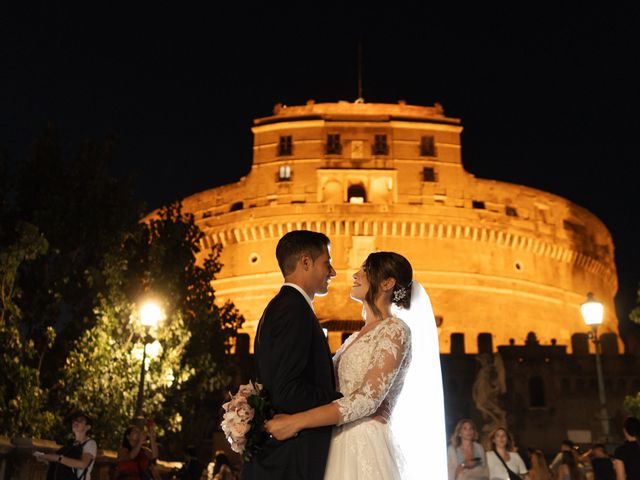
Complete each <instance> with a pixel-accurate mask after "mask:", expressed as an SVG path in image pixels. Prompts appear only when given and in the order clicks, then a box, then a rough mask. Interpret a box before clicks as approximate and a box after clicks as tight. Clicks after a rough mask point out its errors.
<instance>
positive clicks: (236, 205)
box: [229, 202, 244, 212]
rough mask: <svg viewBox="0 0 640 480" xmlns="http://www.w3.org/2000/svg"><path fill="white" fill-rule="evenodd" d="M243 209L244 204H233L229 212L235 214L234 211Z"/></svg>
mask: <svg viewBox="0 0 640 480" xmlns="http://www.w3.org/2000/svg"><path fill="white" fill-rule="evenodd" d="M243 208H244V202H235V203H233V204H232V205H231V209H230V210H229V211H230V212H235V211H236V210H242V209H243Z"/></svg>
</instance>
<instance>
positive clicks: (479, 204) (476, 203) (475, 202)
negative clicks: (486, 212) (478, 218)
mask: <svg viewBox="0 0 640 480" xmlns="http://www.w3.org/2000/svg"><path fill="white" fill-rule="evenodd" d="M471 206H472V207H473V208H477V209H479V210H483V209H484V202H483V201H482V200H472V201H471Z"/></svg>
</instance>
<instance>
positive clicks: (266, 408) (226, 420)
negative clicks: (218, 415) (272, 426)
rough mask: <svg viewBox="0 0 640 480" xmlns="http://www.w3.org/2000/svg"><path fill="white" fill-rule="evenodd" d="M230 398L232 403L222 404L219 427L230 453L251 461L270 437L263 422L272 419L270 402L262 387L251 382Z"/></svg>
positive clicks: (242, 386)
mask: <svg viewBox="0 0 640 480" xmlns="http://www.w3.org/2000/svg"><path fill="white" fill-rule="evenodd" d="M229 396H230V397H231V400H230V401H228V402H227V403H225V404H224V405H222V408H223V409H224V412H225V413H224V415H223V418H222V422H221V423H220V426H221V427H222V431H223V432H224V434H225V436H226V437H227V441H228V442H229V443H230V444H231V450H233V451H234V452H236V453H239V454H241V455H242V458H243V459H244V461H245V462H248V461H250V460H251V458H252V457H253V456H254V455H255V454H256V453H258V452H259V451H260V448H261V447H262V445H263V444H264V442H266V441H267V438H269V435H268V434H267V432H266V431H265V430H264V422H265V421H266V420H268V419H270V418H271V417H272V416H273V412H272V409H271V403H270V402H269V398H268V396H267V392H266V391H265V390H264V388H263V387H262V385H261V384H259V383H253V382H251V381H250V382H249V383H247V384H246V385H240V387H239V388H238V393H236V394H235V395H231V392H229Z"/></svg>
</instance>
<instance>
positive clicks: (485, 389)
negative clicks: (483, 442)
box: [471, 353, 507, 433]
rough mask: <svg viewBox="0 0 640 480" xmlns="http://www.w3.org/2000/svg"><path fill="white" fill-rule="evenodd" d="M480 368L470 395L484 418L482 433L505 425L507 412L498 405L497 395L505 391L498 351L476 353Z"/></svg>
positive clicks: (500, 358) (501, 362) (502, 366)
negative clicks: (493, 352)
mask: <svg viewBox="0 0 640 480" xmlns="http://www.w3.org/2000/svg"><path fill="white" fill-rule="evenodd" d="M476 360H477V362H478V363H479V364H480V369H479V370H478V373H477V374H476V378H475V380H474V382H473V387H472V390H471V392H472V397H473V401H474V403H475V406H476V408H477V409H478V410H479V411H480V413H481V414H482V417H483V419H484V426H483V427H482V432H483V433H489V432H491V431H492V430H493V429H494V428H497V427H506V425H507V412H505V410H504V409H503V408H502V407H501V406H500V402H499V396H500V395H503V394H504V393H506V391H507V384H506V380H505V377H506V375H505V369H504V363H503V361H502V356H501V355H500V354H499V353H496V354H493V355H492V354H490V353H480V354H478V355H476Z"/></svg>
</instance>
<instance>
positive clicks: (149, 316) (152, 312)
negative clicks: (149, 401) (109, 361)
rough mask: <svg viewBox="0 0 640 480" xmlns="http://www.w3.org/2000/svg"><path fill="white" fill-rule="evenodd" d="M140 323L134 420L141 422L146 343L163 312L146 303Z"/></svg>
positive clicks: (150, 303) (141, 309)
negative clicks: (138, 376)
mask: <svg viewBox="0 0 640 480" xmlns="http://www.w3.org/2000/svg"><path fill="white" fill-rule="evenodd" d="M139 314H140V323H141V324H142V326H143V327H144V331H145V336H144V338H143V339H142V344H143V347H142V366H141V367H140V383H139V384H138V400H137V402H136V413H135V418H136V420H138V421H142V418H143V417H142V397H143V395H144V375H145V371H146V368H145V363H146V361H147V343H151V341H152V340H153V337H152V336H151V334H150V332H151V328H152V327H155V326H156V325H158V322H160V321H161V320H162V319H163V318H164V312H163V311H162V308H161V307H160V305H158V304H157V303H156V302H152V301H149V302H146V303H144V304H143V305H142V306H141V307H140V313H139Z"/></svg>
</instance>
